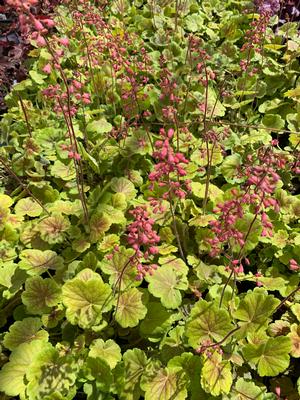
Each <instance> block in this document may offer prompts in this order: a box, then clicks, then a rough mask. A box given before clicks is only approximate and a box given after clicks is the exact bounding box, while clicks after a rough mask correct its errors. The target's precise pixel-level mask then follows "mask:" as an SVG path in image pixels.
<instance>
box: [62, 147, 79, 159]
mask: <svg viewBox="0 0 300 400" xmlns="http://www.w3.org/2000/svg"><path fill="white" fill-rule="evenodd" d="M61 148H62V150H66V151H68V157H69V158H73V159H74V160H75V161H79V160H81V156H80V154H79V153H77V152H76V151H74V150H72V146H71V145H69V146H68V145H66V144H62V145H61Z"/></svg>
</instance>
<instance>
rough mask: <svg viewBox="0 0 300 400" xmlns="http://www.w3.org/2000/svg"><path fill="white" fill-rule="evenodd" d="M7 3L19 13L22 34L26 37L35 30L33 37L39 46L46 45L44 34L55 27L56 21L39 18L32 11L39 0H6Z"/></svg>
mask: <svg viewBox="0 0 300 400" xmlns="http://www.w3.org/2000/svg"><path fill="white" fill-rule="evenodd" d="M6 3H7V4H8V5H10V6H11V7H13V8H14V9H15V10H16V11H17V12H18V14H19V23H20V31H21V34H22V35H23V36H24V37H26V36H28V35H29V33H30V32H32V31H34V32H33V33H32V34H31V38H32V39H34V40H36V42H37V44H38V45H39V46H41V47H43V46H45V45H46V41H45V39H44V37H43V35H45V34H46V33H47V32H48V29H50V28H53V27H54V26H55V23H54V21H53V20H52V19H50V18H43V19H42V20H41V19H38V18H37V17H36V16H34V15H33V14H32V13H31V7H33V6H35V5H36V4H37V0H6Z"/></svg>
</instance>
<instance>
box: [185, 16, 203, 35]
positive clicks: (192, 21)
mask: <svg viewBox="0 0 300 400" xmlns="http://www.w3.org/2000/svg"><path fill="white" fill-rule="evenodd" d="M184 24H185V26H186V29H187V30H188V31H189V32H199V30H201V29H202V28H203V18H202V17H201V16H200V15H199V14H198V13H197V14H191V15H188V16H187V17H185V19H184Z"/></svg>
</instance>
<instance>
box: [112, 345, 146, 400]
mask: <svg viewBox="0 0 300 400" xmlns="http://www.w3.org/2000/svg"><path fill="white" fill-rule="evenodd" d="M147 362H148V361H147V357H146V355H145V353H144V352H143V351H142V350H140V349H133V350H127V351H126V352H125V353H124V355H123V368H120V369H119V370H118V371H117V378H118V379H117V390H118V395H119V398H120V400H138V399H140V395H141V390H140V387H139V383H140V379H141V376H142V375H143V373H144V372H145V369H146V366H147ZM117 368H118V366H117Z"/></svg>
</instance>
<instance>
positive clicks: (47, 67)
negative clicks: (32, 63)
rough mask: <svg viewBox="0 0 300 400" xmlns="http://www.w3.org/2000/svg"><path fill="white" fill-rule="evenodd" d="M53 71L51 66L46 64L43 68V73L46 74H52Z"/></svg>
mask: <svg viewBox="0 0 300 400" xmlns="http://www.w3.org/2000/svg"><path fill="white" fill-rule="evenodd" d="M51 71H52V67H51V64H46V65H45V66H44V68H43V72H45V74H51Z"/></svg>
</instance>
